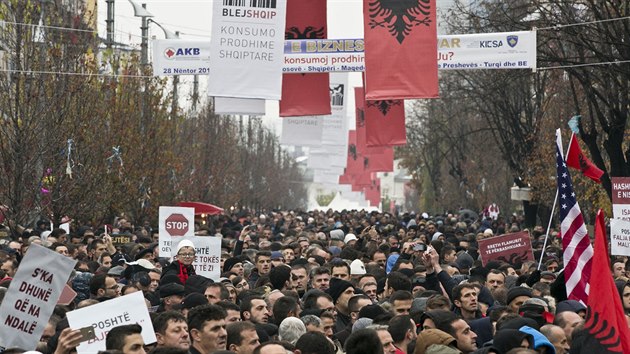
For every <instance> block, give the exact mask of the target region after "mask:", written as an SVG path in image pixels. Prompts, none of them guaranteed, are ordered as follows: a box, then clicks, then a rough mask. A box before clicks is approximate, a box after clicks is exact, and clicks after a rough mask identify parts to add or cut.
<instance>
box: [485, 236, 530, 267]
mask: <svg viewBox="0 0 630 354" xmlns="http://www.w3.org/2000/svg"><path fill="white" fill-rule="evenodd" d="M479 254H480V255H481V263H482V264H483V265H484V266H485V265H486V264H487V263H488V262H490V261H502V262H506V263H509V264H519V263H523V262H527V261H533V260H534V253H533V252H532V243H531V240H530V239H529V233H528V232H527V231H521V232H515V233H512V234H505V235H500V236H496V237H491V238H486V239H483V240H479Z"/></svg>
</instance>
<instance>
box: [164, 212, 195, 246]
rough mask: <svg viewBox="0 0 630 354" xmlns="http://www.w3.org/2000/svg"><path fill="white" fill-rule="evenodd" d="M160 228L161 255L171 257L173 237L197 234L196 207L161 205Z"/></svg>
mask: <svg viewBox="0 0 630 354" xmlns="http://www.w3.org/2000/svg"><path fill="white" fill-rule="evenodd" d="M158 230H159V233H160V239H159V246H158V247H160V257H170V256H171V237H183V236H194V235H195V208H183V207H166V206H161V207H160V212H159V218H158Z"/></svg>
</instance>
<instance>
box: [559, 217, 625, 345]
mask: <svg viewBox="0 0 630 354" xmlns="http://www.w3.org/2000/svg"><path fill="white" fill-rule="evenodd" d="M609 260H610V258H609V255H608V241H606V225H605V222H604V212H603V211H602V210H601V209H600V210H599V212H598V213H597V218H596V220H595V251H594V255H593V268H592V274H597V275H598V276H596V277H591V278H590V288H591V290H590V293H589V296H588V310H587V314H586V322H585V323H584V329H583V330H581V331H576V332H574V333H573V341H572V344H571V347H572V348H576V351H575V352H576V353H589V354H593V353H620V354H621V353H630V333H629V331H628V324H627V322H626V316H625V315H624V313H623V307H622V305H621V299H620V298H619V292H618V291H617V287H616V286H615V281H614V280H613V278H612V275H611V274H610V263H609ZM571 353H573V349H572V350H571Z"/></svg>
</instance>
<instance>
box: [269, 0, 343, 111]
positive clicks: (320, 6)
mask: <svg viewBox="0 0 630 354" xmlns="http://www.w3.org/2000/svg"><path fill="white" fill-rule="evenodd" d="M327 37H328V28H327V23H326V0H288V2H287V20H286V29H285V38H286V39H322V38H327ZM330 113H331V109H330V88H329V74H328V73H321V74H320V73H318V74H283V75H282V99H281V100H280V117H294V116H317V115H328V114H330Z"/></svg>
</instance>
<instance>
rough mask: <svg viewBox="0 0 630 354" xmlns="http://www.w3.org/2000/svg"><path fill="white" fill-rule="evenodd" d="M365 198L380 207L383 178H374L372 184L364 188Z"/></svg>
mask: <svg viewBox="0 0 630 354" xmlns="http://www.w3.org/2000/svg"><path fill="white" fill-rule="evenodd" d="M363 193H364V194H365V199H366V200H368V201H369V202H370V205H371V206H373V207H378V205H379V204H380V203H381V179H380V178H375V179H374V180H372V184H370V185H369V186H368V187H365V188H364V189H363Z"/></svg>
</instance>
